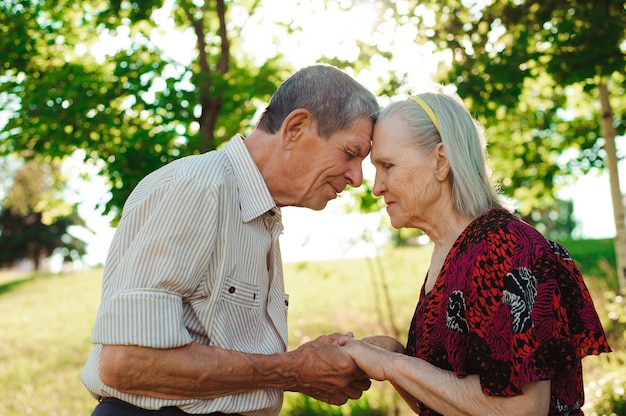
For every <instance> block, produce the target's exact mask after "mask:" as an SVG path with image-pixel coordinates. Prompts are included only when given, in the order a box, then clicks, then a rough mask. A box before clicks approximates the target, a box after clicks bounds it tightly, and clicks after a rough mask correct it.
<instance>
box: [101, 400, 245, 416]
mask: <svg viewBox="0 0 626 416" xmlns="http://www.w3.org/2000/svg"><path fill="white" fill-rule="evenodd" d="M157 415H159V416H184V415H189V413H185V412H183V411H182V410H180V409H179V408H178V407H163V408H161V409H159V410H146V409H142V408H141V407H137V406H135V405H132V404H130V403H127V402H124V401H122V400H119V399H115V398H113V397H105V398H104V399H102V400H101V401H100V403H99V404H98V405H97V406H96V408H95V409H94V411H93V413H92V414H91V416H157ZM197 416H240V415H237V414H229V413H221V412H214V413H208V414H205V415H197Z"/></svg>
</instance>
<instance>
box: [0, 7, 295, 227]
mask: <svg viewBox="0 0 626 416" xmlns="http://www.w3.org/2000/svg"><path fill="white" fill-rule="evenodd" d="M163 3H164V2H163V1H159V0H155V1H142V2H135V1H120V0H118V1H115V2H102V1H99V2H88V1H77V2H69V3H68V2H61V3H58V2H57V3H54V2H53V3H49V2H31V1H20V2H0V31H2V33H3V36H0V56H1V57H2V58H0V80H1V81H2V82H0V111H6V112H7V113H8V114H9V116H10V118H9V120H8V123H7V125H6V126H5V128H4V129H3V131H2V132H0V154H5V155H6V154H18V155H19V156H20V157H24V158H34V157H39V156H43V157H46V158H48V159H63V158H65V157H67V156H69V155H72V154H73V153H74V152H76V151H80V152H82V154H83V155H84V158H85V160H89V161H91V162H99V163H94V164H95V165H96V166H103V168H102V170H101V172H99V174H100V175H103V176H105V177H106V178H108V185H109V186H110V190H111V199H110V200H109V201H108V202H107V204H106V207H105V210H104V214H108V213H109V212H113V213H116V214H118V215H119V211H120V210H121V207H122V206H123V203H124V202H125V200H126V198H127V197H128V194H129V193H130V192H131V190H132V189H133V188H134V187H135V185H136V184H137V182H138V181H139V180H140V179H141V178H142V177H144V176H145V175H146V174H148V173H149V172H151V171H153V170H155V169H157V168H159V167H161V166H162V165H164V164H165V163H168V162H169V161H171V160H173V159H175V158H178V157H181V156H184V155H188V154H192V153H198V152H205V151H209V150H213V149H215V148H217V147H218V146H219V145H220V144H221V143H222V142H223V141H224V140H226V139H229V138H230V137H231V136H232V135H234V134H235V133H239V132H241V133H244V134H245V133H247V132H248V130H250V129H251V127H252V123H253V122H254V120H253V118H254V115H255V113H256V111H257V109H258V107H259V105H260V104H261V103H263V102H265V101H267V100H268V98H269V96H270V94H271V93H272V92H273V91H274V90H275V88H276V86H277V84H278V83H279V82H280V81H281V80H282V79H283V78H284V77H285V74H286V73H287V72H291V70H290V66H289V65H286V64H285V63H284V62H281V59H282V58H281V57H280V56H276V57H273V58H272V59H269V60H267V61H266V62H263V63H261V64H259V63H255V62H253V61H252V60H251V59H250V58H248V57H247V56H246V55H245V54H244V53H243V52H242V50H241V48H240V43H241V41H240V39H239V38H238V33H239V30H240V29H241V27H240V26H238V25H237V24H235V23H232V22H229V24H228V26H226V21H227V20H228V19H229V17H230V15H229V9H222V8H220V7H216V6H215V5H214V4H213V2H207V3H206V4H204V3H202V2H192V1H187V0H179V1H177V2H175V3H174V4H173V6H172V8H173V9H172V15H173V19H174V21H175V22H176V23H177V26H176V27H175V28H174V29H173V30H172V32H170V33H172V34H178V35H180V36H182V35H181V34H182V33H189V34H191V33H193V34H195V39H194V36H193V35H192V36H187V37H186V38H185V39H188V42H191V43H192V45H194V46H195V49H196V50H195V53H193V52H190V56H189V62H179V61H177V60H176V59H175V58H172V57H170V56H169V55H168V51H167V50H166V49H165V46H163V45H162V44H159V43H155V41H154V40H153V39H154V36H153V35H156V34H160V30H161V29H160V28H159V26H160V23H158V22H157V21H156V20H155V19H156V17H155V14H154V12H155V10H156V9H158V8H160V7H161V6H163ZM218 4H222V5H223V2H218ZM228 6H229V7H230V8H233V9H237V13H239V16H240V17H241V13H242V12H243V13H248V14H250V13H252V12H253V11H254V10H255V8H256V6H257V2H240V3H239V4H232V3H229V5H228ZM246 7H248V8H249V9H247V10H246V9H245V8H246ZM115 42H119V45H118V46H114V47H113V48H112V49H113V52H109V54H108V55H104V62H103V61H102V60H98V59H96V58H95V56H96V55H97V54H94V52H97V51H98V50H99V49H102V48H104V47H105V46H109V45H106V43H115ZM187 49H189V50H190V51H191V50H193V48H187ZM109 50H110V49H109ZM231 54H236V57H237V59H233V60H231ZM279 68H280V69H279Z"/></svg>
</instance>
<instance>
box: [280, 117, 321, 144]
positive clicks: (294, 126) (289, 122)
mask: <svg viewBox="0 0 626 416" xmlns="http://www.w3.org/2000/svg"><path fill="white" fill-rule="evenodd" d="M314 125H315V123H314V121H313V115H312V114H311V112H310V111H309V110H306V109H304V108H298V109H295V110H293V111H292V112H291V113H289V115H288V116H287V117H286V118H285V121H283V125H282V128H281V131H282V138H281V139H282V145H283V147H284V148H285V149H290V148H292V147H293V144H294V143H295V142H296V141H298V140H300V139H301V138H302V136H303V134H304V133H305V132H306V131H307V130H308V129H310V128H311V126H313V127H314Z"/></svg>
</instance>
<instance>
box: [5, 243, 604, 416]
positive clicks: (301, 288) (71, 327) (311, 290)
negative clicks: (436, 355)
mask: <svg viewBox="0 0 626 416" xmlns="http://www.w3.org/2000/svg"><path fill="white" fill-rule="evenodd" d="M430 251H431V248H430V247H429V246H426V247H412V248H396V249H389V250H388V252H387V253H385V256H383V257H381V258H380V259H378V260H377V259H357V260H343V261H327V262H303V263H288V264H286V265H285V285H286V290H287V292H288V293H289V294H290V303H289V305H290V306H289V308H290V311H289V324H290V348H295V347H296V346H297V345H299V344H301V343H302V342H304V341H307V340H309V339H312V338H314V337H317V336H318V335H321V334H325V333H330V332H346V331H352V332H354V334H355V336H357V337H359V338H360V337H363V336H367V335H371V334H381V333H386V334H398V337H399V338H400V339H401V341H402V342H404V341H405V339H406V329H407V328H408V325H409V323H410V319H411V316H412V313H413V310H414V308H415V304H416V302H417V299H418V294H419V290H420V288H421V285H422V279H423V277H424V275H425V273H426V269H427V267H428V259H429V256H430ZM101 277H102V270H101V269H95V270H90V271H84V272H77V273H69V274H61V275H38V276H35V277H33V276H28V275H20V274H6V273H5V274H0V387H1V388H2V392H3V394H2V396H1V398H0V415H3V416H14V415H15V416H17V415H20V416H21V415H31V414H32V415H38V416H45V415H50V416H52V415H54V416H62V415H68V416H78V415H89V414H90V412H91V410H92V409H93V407H94V405H95V403H96V402H95V400H94V399H93V398H92V397H91V396H90V395H89V394H88V393H87V391H86V390H85V388H84V387H83V386H82V383H81V382H80V379H79V376H80V372H81V370H82V366H83V364H84V362H85V360H86V358H87V355H88V354H89V351H90V349H91V344H90V341H89V337H90V334H91V328H92V326H93V322H94V319H95V315H96V312H97V307H98V303H99V299H100V283H101ZM384 287H386V288H387V289H388V291H386V290H383V288H384ZM386 292H388V293H389V298H387V297H385V296H384V293H386ZM597 302H598V301H596V303H597ZM389 322H393V325H390V324H389ZM597 358H598V357H589V358H586V360H587V361H592V360H595V359H597ZM394 394H395V393H394V392H393V390H391V389H390V388H389V386H388V385H387V384H386V383H377V382H375V383H374V387H373V388H372V390H371V391H370V392H367V393H366V398H367V399H368V401H369V403H370V404H372V405H373V406H375V405H376V404H377V403H378V402H380V401H385V400H389V397H390V396H392V395H394ZM293 400H295V398H294V396H293V394H292V393H289V394H288V395H287V405H286V409H288V408H289V402H290V401H293ZM402 414H409V413H405V412H404V411H403V412H402Z"/></svg>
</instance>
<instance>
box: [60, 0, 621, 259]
mask: <svg viewBox="0 0 626 416" xmlns="http://www.w3.org/2000/svg"><path fill="white" fill-rule="evenodd" d="M352 3H355V5H354V6H351V4H352ZM171 4H172V1H171V0H167V1H166V6H165V7H164V9H163V11H161V12H157V14H156V15H155V18H156V20H157V22H158V30H155V31H154V32H153V34H152V35H151V38H150V41H151V42H154V43H155V44H158V45H159V46H161V47H162V48H163V49H164V50H165V53H166V54H167V55H168V57H169V58H170V59H173V60H174V61H176V62H178V63H179V64H180V65H188V64H189V62H190V61H191V59H192V56H193V53H194V48H195V37H194V34H193V32H192V31H191V29H190V30H189V31H188V32H177V31H176V30H175V29H174V24H173V22H172V21H171V19H170V18H169V11H168V7H171ZM324 4H325V2H324V1H321V0H303V1H276V0H265V1H262V4H261V7H260V8H259V9H257V11H256V12H255V13H254V15H252V16H248V15H247V12H246V11H245V10H244V9H241V8H238V7H240V6H238V5H237V4H236V2H230V3H229V7H230V13H231V14H230V20H231V21H232V23H233V24H235V25H237V26H241V25H242V24H243V30H242V32H241V36H240V39H242V40H243V42H242V47H243V51H244V53H246V54H247V55H248V56H252V57H255V59H257V60H258V62H259V64H260V63H262V62H263V61H264V60H266V59H267V58H268V57H270V56H274V55H276V54H277V53H282V54H284V55H285V56H286V57H287V58H288V60H289V61H290V62H291V63H292V65H293V66H294V67H295V68H296V69H297V68H300V67H303V66H306V65H310V64H313V63H315V62H317V61H318V60H319V59H320V58H323V57H326V58H332V57H339V58H341V59H345V60H356V59H357V56H358V54H359V50H358V46H357V44H356V42H355V40H356V39H360V40H364V41H366V42H368V43H370V44H375V45H376V46H377V48H379V50H381V51H384V52H390V53H391V54H392V55H393V57H394V58H393V60H392V61H391V62H389V61H387V60H386V59H382V58H380V59H377V58H374V59H372V60H371V62H370V66H369V68H368V69H367V70H364V71H362V72H360V73H359V74H358V75H357V79H358V80H359V81H360V82H361V83H363V84H364V85H365V86H366V87H368V88H370V89H372V90H377V89H378V85H379V82H381V79H382V82H385V81H387V80H386V79H385V77H387V76H388V75H387V74H388V73H389V72H390V71H391V73H392V74H394V75H395V76H397V77H398V79H404V78H405V77H406V79H407V81H408V86H409V87H411V88H412V89H414V90H418V91H419V89H420V85H422V84H423V85H426V84H428V83H429V82H430V76H431V74H432V73H433V72H434V71H435V68H436V65H437V63H438V62H439V61H446V60H447V59H449V54H446V53H441V52H439V53H437V54H435V53H434V50H435V48H434V45H432V44H429V43H425V44H424V43H423V42H416V38H417V36H418V33H417V29H416V25H417V23H418V22H416V21H415V20H411V19H407V20H406V21H405V22H403V23H402V24H399V23H397V22H395V21H393V20H391V19H389V20H385V14H384V13H383V14H381V10H380V9H379V8H380V7H382V4H381V2H376V1H373V0H372V1H358V2H356V1H355V2H352V1H349V0H347V1H345V2H343V3H340V4H339V5H338V4H336V3H334V2H329V3H327V5H326V6H325V5H324ZM403 4H405V3H402V2H399V3H398V5H399V6H398V7H400V8H401V7H404V6H403ZM406 7H408V3H406ZM418 11H419V12H421V19H420V21H419V24H421V25H425V26H426V28H427V27H428V26H429V25H431V24H432V23H434V15H432V13H430V12H428V11H427V10H426V8H421V6H419V7H418ZM407 14H408V13H407ZM380 16H383V17H382V18H381V17H380ZM292 19H293V20H294V22H295V25H292V27H296V28H297V30H296V31H294V33H293V34H290V35H286V31H285V26H286V25H288V24H291V21H292ZM128 44H129V40H128V33H124V32H123V31H118V33H117V34H115V35H111V34H108V35H104V36H103V37H102V43H101V44H99V45H96V46H93V47H92V48H91V49H87V48H85V49H84V50H82V51H78V52H79V53H92V54H94V55H95V56H96V57H97V58H98V59H99V60H100V61H101V62H104V61H105V60H106V57H107V55H109V54H113V53H115V52H116V51H117V50H119V49H121V48H124V47H126V46H128ZM234 54H235V55H234V57H233V59H237V52H236V51H235V52H234ZM169 70H171V71H177V70H178V69H177V68H176V66H172V67H171V68H170V69H169ZM153 88H159V81H158V80H157V81H156V82H155V83H154V85H153ZM386 104H387V103H386V102H381V105H383V106H384V105H386ZM233 133H235V132H233ZM69 169H71V167H69ZM622 171H623V169H622ZM364 174H365V176H366V177H368V178H370V179H373V177H374V170H373V168H372V167H371V165H369V163H366V166H365V169H364ZM621 180H622V188H624V183H625V182H626V178H621ZM104 192H105V191H104V181H102V180H101V178H97V179H95V182H94V183H92V184H90V185H89V186H88V187H87V189H86V190H85V191H81V193H80V195H81V197H82V198H84V199H85V201H84V203H83V206H82V208H81V210H82V211H81V214H82V215H83V217H85V218H86V219H87V222H88V224H89V225H90V226H91V227H92V228H93V229H94V231H96V235H95V236H91V235H82V234H81V238H84V239H85V240H86V241H89V242H90V244H89V253H90V254H89V256H88V257H87V258H86V261H87V262H88V263H90V264H96V263H103V262H104V260H105V257H106V252H107V250H108V245H109V243H110V240H111V238H112V235H113V230H112V229H111V228H110V227H108V225H107V224H108V219H105V218H102V217H101V216H100V214H99V213H98V212H95V211H94V206H95V204H96V203H98V202H100V203H102V202H103V199H105V195H104ZM560 196H561V197H562V198H566V199H570V198H571V199H574V209H575V213H574V215H575V217H576V218H577V219H578V221H579V222H580V225H579V227H578V229H577V230H576V236H577V237H588V238H603V237H612V236H614V234H615V228H614V224H613V214H612V212H613V211H612V208H611V200H610V191H609V180H608V176H607V175H606V174H604V175H602V176H598V175H597V174H596V173H591V174H589V175H587V176H586V177H585V178H583V179H581V180H580V181H579V182H578V183H577V184H576V185H575V186H571V187H568V188H567V189H565V190H564V191H563V192H562V193H561V195H560ZM340 205H341V200H339V201H332V202H331V204H329V207H327V209H326V210H324V211H321V212H316V211H310V210H307V209H302V208H286V209H284V210H283V212H284V223H285V233H284V234H283V238H282V242H281V246H282V252H283V257H284V259H285V261H294V260H301V259H319V258H341V257H354V256H358V255H362V254H363V253H365V252H368V250H370V254H371V246H369V248H368V246H367V245H366V244H364V243H361V244H358V245H356V246H355V243H354V241H355V240H358V239H359V238H360V237H361V236H362V234H363V230H369V232H370V234H372V235H374V236H375V238H376V239H377V241H378V243H379V244H380V243H382V242H383V241H384V237H385V235H384V233H382V234H380V233H378V232H377V231H376V229H377V228H378V226H379V223H380V221H381V218H383V221H385V218H384V217H385V215H386V214H383V216H382V217H381V216H379V215H370V216H367V217H363V216H358V215H356V214H350V215H349V216H346V215H345V214H344V213H343V209H342V207H341V206H340Z"/></svg>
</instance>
